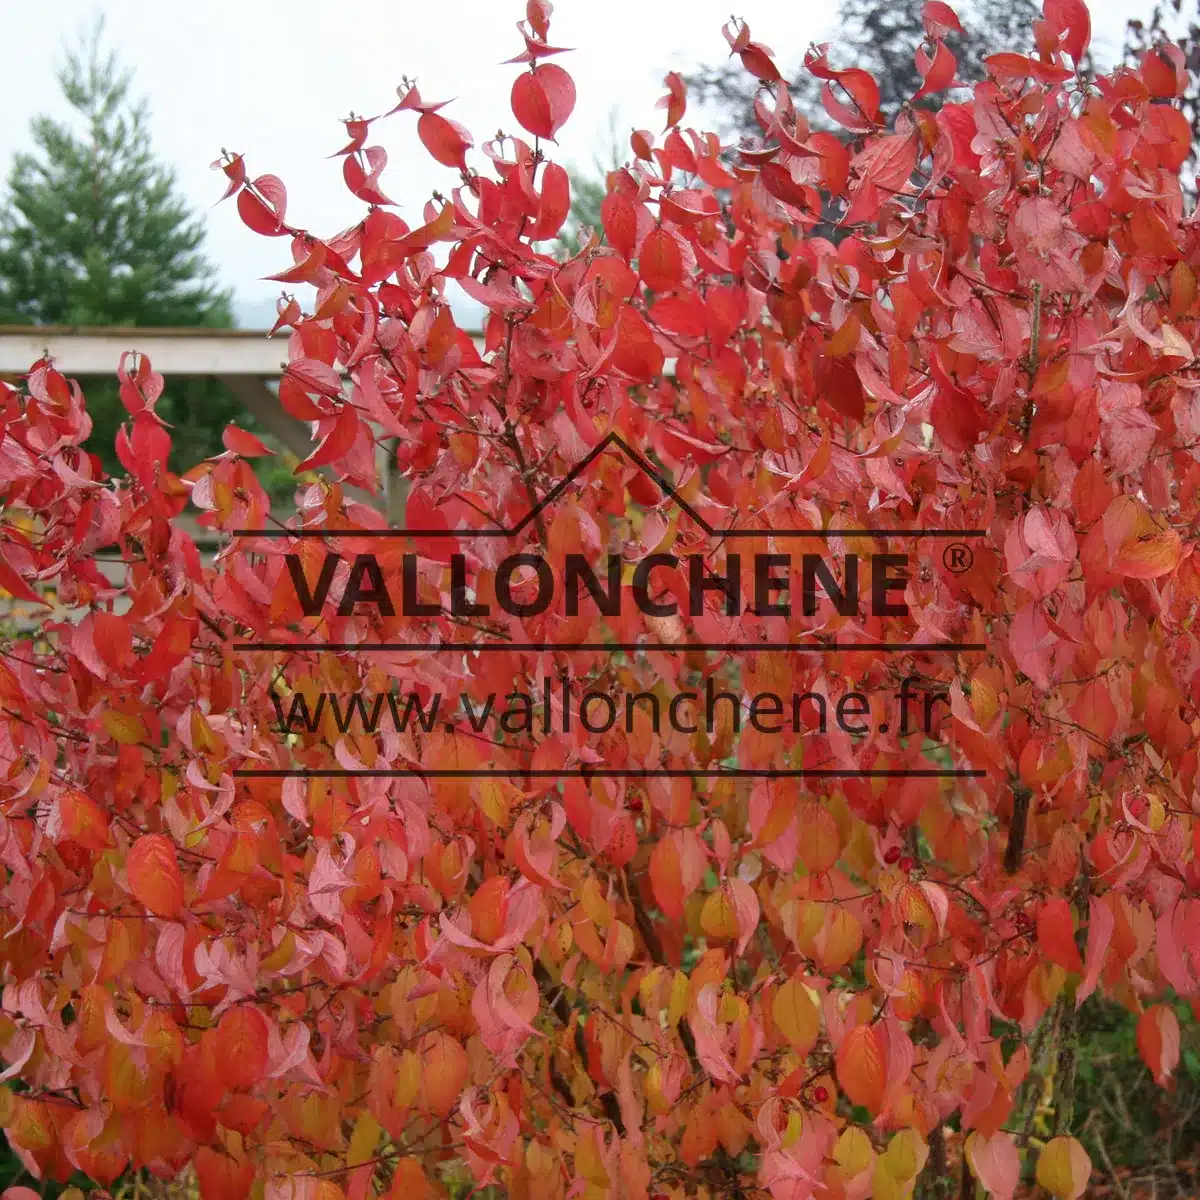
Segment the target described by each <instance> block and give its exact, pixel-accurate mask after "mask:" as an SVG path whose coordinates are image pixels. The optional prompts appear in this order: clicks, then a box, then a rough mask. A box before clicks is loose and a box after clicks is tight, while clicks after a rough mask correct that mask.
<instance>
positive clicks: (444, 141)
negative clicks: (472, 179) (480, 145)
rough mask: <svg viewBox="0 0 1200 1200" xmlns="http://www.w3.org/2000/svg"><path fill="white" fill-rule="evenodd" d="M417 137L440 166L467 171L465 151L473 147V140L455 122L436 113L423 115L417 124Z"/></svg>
mask: <svg viewBox="0 0 1200 1200" xmlns="http://www.w3.org/2000/svg"><path fill="white" fill-rule="evenodd" d="M417 136H418V137H420V139H421V141H422V143H423V144H424V146H425V149H426V150H428V151H429V153H430V154H431V155H432V156H433V158H434V159H435V160H436V161H437V162H440V163H441V164H442V166H444V167H457V168H458V169H459V170H460V171H465V170H466V169H467V151H468V150H470V149H471V147H472V146H474V145H475V139H474V138H472V137H471V134H470V133H469V132H468V131H467V130H466V129H464V128H463V127H462V126H461V125H460V124H459V123H458V122H457V121H451V120H450V119H449V118H448V117H442V116H439V115H438V114H437V113H432V112H427V113H423V114H422V115H421V119H420V120H419V121H418V122H417Z"/></svg>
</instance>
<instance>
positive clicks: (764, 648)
mask: <svg viewBox="0 0 1200 1200" xmlns="http://www.w3.org/2000/svg"><path fill="white" fill-rule="evenodd" d="M233 648H234V649H235V650H262V651H266V650H271V651H283V650H295V651H303V650H315V651H320V650H335V651H355V650H360V651H363V650H365V651H378V652H384V651H386V652H388V653H398V652H400V653H402V652H404V651H412V652H416V651H419V652H421V653H431V654H437V653H459V654H466V653H470V652H474V651H477V650H478V651H484V650H509V651H513V650H516V651H522V652H527V653H528V652H535V651H549V650H570V651H575V650H603V651H606V652H608V653H611V654H616V653H633V652H635V651H638V650H675V651H679V652H680V653H686V652H687V651H689V650H715V651H720V652H721V653H724V654H731V653H734V652H737V651H745V652H753V653H755V654H758V653H763V652H766V653H768V654H792V653H795V654H835V653H846V652H856V653H868V654H876V653H879V654H902V653H904V651H906V650H912V651H917V650H930V651H943V652H946V651H955V650H958V651H968V650H986V649H987V647H986V645H984V643H983V642H803V643H799V644H797V643H794V642H610V643H604V642H313V643H306V642H235V643H234V646H233Z"/></svg>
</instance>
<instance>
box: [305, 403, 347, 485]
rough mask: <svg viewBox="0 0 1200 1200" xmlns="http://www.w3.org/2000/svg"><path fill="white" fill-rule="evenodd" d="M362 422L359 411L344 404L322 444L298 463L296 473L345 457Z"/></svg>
mask: <svg viewBox="0 0 1200 1200" xmlns="http://www.w3.org/2000/svg"><path fill="white" fill-rule="evenodd" d="M360 424H361V422H360V421H359V418H358V411H357V410H356V409H354V408H352V407H351V406H350V405H349V404H347V405H344V406H343V408H342V411H341V412H340V413H338V415H337V418H336V419H335V421H334V423H333V428H332V429H331V430H330V431H329V433H328V434H326V435H325V437H324V438H323V439H322V441H321V444H320V445H319V446H318V447H317V448H316V449H315V450H314V451H313V452H312V453H311V454H310V455H309V456H308V457H307V458H306V459H305V460H304V461H303V462H302V463H299V464H297V466H296V470H295V473H296V474H297V475H299V474H300V472H301V471H315V470H316V469H317V468H318V467H325V466H328V465H329V464H330V463H334V462H337V461H338V460H339V459H343V458H345V457H346V455H347V454H349V453H350V450H351V448H352V447H353V445H354V442H355V439H356V438H357V437H358V430H359V427H360Z"/></svg>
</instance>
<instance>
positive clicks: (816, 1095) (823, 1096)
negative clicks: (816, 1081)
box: [813, 1087, 829, 1104]
mask: <svg viewBox="0 0 1200 1200" xmlns="http://www.w3.org/2000/svg"><path fill="white" fill-rule="evenodd" d="M813 1099H814V1100H815V1101H816V1102H817V1103H818V1104H824V1103H825V1101H826V1100H828V1099H829V1092H828V1090H827V1089H826V1088H823V1087H815V1088H813Z"/></svg>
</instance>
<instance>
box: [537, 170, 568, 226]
mask: <svg viewBox="0 0 1200 1200" xmlns="http://www.w3.org/2000/svg"><path fill="white" fill-rule="evenodd" d="M570 211H571V180H570V176H568V175H567V172H566V171H565V170H564V169H563V168H562V167H560V166H559V165H558V163H552V162H548V163H546V165H545V166H544V167H543V168H542V194H541V202H540V204H539V206H538V216H537V221H536V222H534V224H533V226H532V227H531V228H530V230H529V232H528V237H529V240H530V241H531V242H541V241H545V240H546V239H547V238H552V237H555V236H557V234H558V231H559V230H560V229H561V228H562V226H563V222H564V221H565V220H566V219H567V214H568V213H570Z"/></svg>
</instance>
